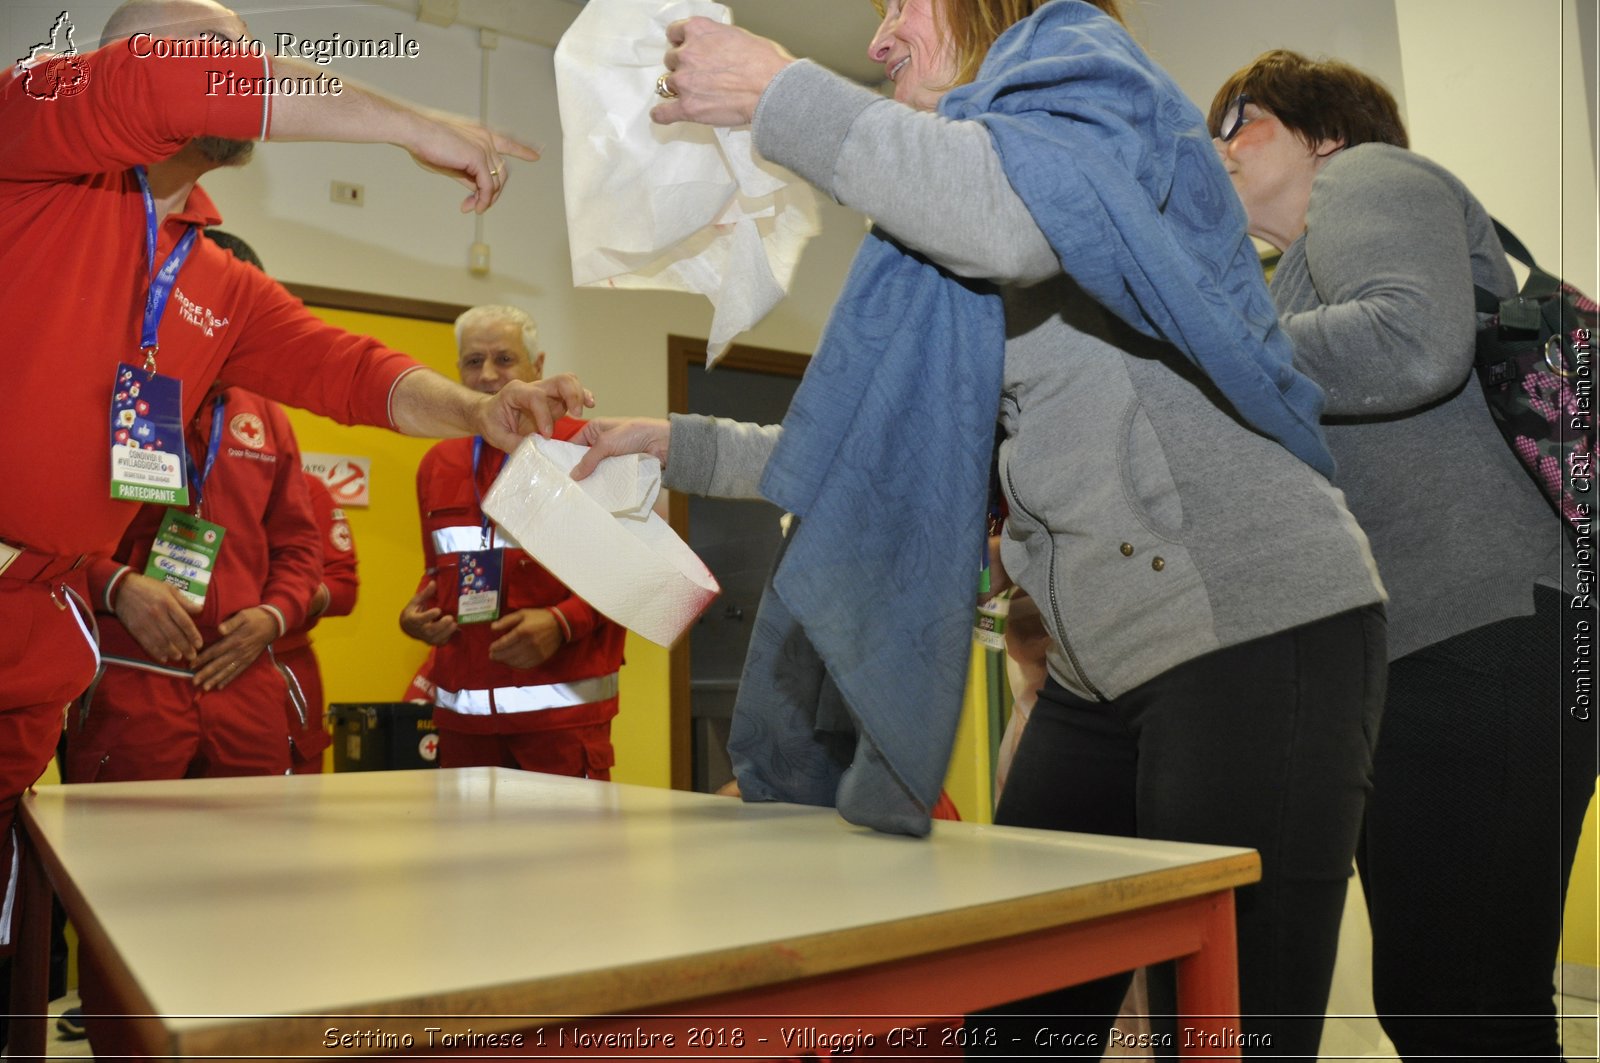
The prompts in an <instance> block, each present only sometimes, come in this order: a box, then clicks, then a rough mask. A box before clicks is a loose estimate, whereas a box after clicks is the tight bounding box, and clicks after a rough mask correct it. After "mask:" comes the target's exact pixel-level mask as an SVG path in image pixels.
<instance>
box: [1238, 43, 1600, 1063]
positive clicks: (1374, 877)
mask: <svg viewBox="0 0 1600 1063" xmlns="http://www.w3.org/2000/svg"><path fill="white" fill-rule="evenodd" d="M1210 129H1211V131H1212V133H1213V134H1214V135H1215V137H1216V139H1215V141H1214V143H1215V145H1216V149H1217V152H1218V154H1219V156H1220V157H1221V159H1222V162H1223V165H1224V167H1225V168H1226V169H1227V171H1228V174H1229V176H1230V177H1231V178H1232V180H1233V185H1234V188H1235V189H1236V190H1237V191H1238V194H1239V198H1240V200H1241V201H1242V202H1243V204H1244V207H1245V211H1246V213H1247V214H1248V215H1249V225H1250V232H1251V233H1252V234H1253V235H1255V236H1258V237H1260V238H1261V239H1263V240H1266V241H1267V242H1269V243H1271V244H1272V245H1273V246H1275V247H1277V248H1278V249H1279V250H1280V251H1282V252H1283V257H1282V259H1281V260H1280V262H1279V263H1278V266H1277V270H1276V272H1275V274H1274V276H1273V280H1272V288H1271V290H1272V294H1273V298H1274V300H1275V301H1276V303H1277V306H1278V310H1279V312H1280V314H1281V319H1282V322H1283V327H1284V329H1285V330H1286V331H1287V332H1288V333H1289V335H1290V336H1291V337H1292V338H1293V340H1294V348H1295V364H1296V366H1298V367H1299V368H1300V369H1301V370H1302V371H1304V372H1305V373H1307V374H1309V375H1310V376H1311V377H1312V378H1313V379H1315V380H1316V381H1317V382H1318V383H1319V384H1321V385H1322V387H1323V389H1324V391H1325V392H1326V394H1327V409H1326V412H1325V416H1324V422H1323V423H1324V426H1325V428H1326V430H1327V436H1328V442H1329V445H1330V446H1331V447H1332V448H1333V452H1334V456H1335V457H1336V458H1337V459H1338V462H1339V468H1338V474H1337V475H1336V477H1335V478H1334V483H1335V484H1336V485H1337V486H1338V487H1340V488H1342V489H1343V490H1344V492H1345V494H1346V497H1347V498H1348V499H1349V503H1350V509H1351V511H1352V512H1353V513H1355V515H1356V518H1357V519H1358V520H1359V521H1360V522H1361V526H1362V527H1363V528H1365V529H1366V531H1367V534H1368V535H1369V536H1370V537H1371V541H1372V552H1373V554H1374V555H1375V556H1376V558H1377V561H1378V569H1379V572H1380V574H1381V575H1382V577H1383V580H1384V582H1385V584H1386V585H1387V587H1388V589H1389V596H1390V598H1389V653H1390V658H1391V662H1390V668H1389V687H1388V699H1387V707H1386V709H1385V711H1384V717H1383V733H1382V739H1381V741H1380V742H1379V743H1378V749H1377V756H1376V769H1375V778H1374V791H1373V796H1372V800H1371V802H1370V804H1369V807H1368V810H1367V821H1366V828H1365V833H1364V836H1363V841H1362V846H1361V851H1360V854H1359V866H1360V869H1361V875H1362V882H1363V885H1364V886H1365V888H1366V892H1367V906H1368V908H1369V910H1370V912H1371V918H1372V931H1373V990H1374V998H1375V1000H1376V1004H1377V1009H1378V1011H1379V1013H1380V1017H1381V1020H1382V1024H1383V1027H1384V1030H1385V1032H1387V1033H1388V1035H1389V1036H1390V1038H1392V1039H1393V1041H1394V1043H1395V1045H1396V1046H1397V1047H1398V1048H1399V1050H1400V1052H1401V1053H1402V1054H1403V1055H1405V1056H1406V1057H1407V1058H1411V1059H1422V1058H1429V1059H1433V1058H1461V1057H1464V1056H1481V1057H1492V1058H1496V1059H1499V1058H1511V1057H1515V1058H1524V1057H1527V1058H1533V1057H1552V1056H1554V1057H1559V1056H1560V1046H1559V1044H1558V1043H1557V1036H1556V1022H1555V1009H1554V1005H1553V1003H1552V994H1553V992H1554V987H1553V985H1552V984H1551V972H1552V971H1553V970H1554V968H1555V964H1556V954H1557V949H1558V946H1559V942H1560V936H1561V915H1562V903H1563V897H1564V894H1565V889H1566V882H1567V875H1568V872H1570V870H1571V868H1572V861H1573V854H1574V850H1575V848H1576V845H1577V841H1578V835H1579V831H1580V829H1581V825H1582V819H1583V815H1584V810H1585V809H1586V807H1587V806H1588V803H1589V797H1590V795H1591V794H1592V792H1593V789H1594V778H1595V730H1594V726H1595V725H1594V722H1593V721H1592V720H1587V721H1586V720H1579V719H1577V718H1574V717H1571V716H1569V715H1568V714H1567V713H1566V712H1564V711H1563V705H1562V700H1561V674H1562V668H1563V662H1562V656H1561V643H1562V632H1561V629H1560V624H1559V620H1558V618H1559V615H1560V606H1561V602H1560V597H1561V596H1560V593H1559V584H1560V576H1561V572H1562V559H1561V546H1562V542H1563V531H1562V526H1561V523H1560V520H1559V518H1558V517H1557V516H1556V513H1555V511H1554V510H1553V509H1552V507H1551V506H1550V505H1549V504H1548V503H1547V502H1546V501H1545V499H1544V497H1543V496H1542V495H1541V494H1540V492H1539V490H1538V488H1537V487H1536V486H1535V484H1534V483H1533V481H1532V479H1531V478H1530V477H1529V476H1528V475H1527V474H1526V473H1525V472H1524V471H1523V468H1522V466H1521V465H1520V464H1519V462H1518V460H1517V458H1516V457H1515V455H1513V453H1512V452H1511V450H1510V448H1508V447H1507V445H1506V443H1505V440H1504V438H1503V437H1502V436H1501V434H1500V432H1499V430H1498V428H1497V427H1496V426H1495V424H1494V422H1493V420H1492V419H1491V415H1490V413H1489V410H1488V408H1487V406H1486V404H1485V401H1484V396H1483V392H1482V389H1481V387H1480V386H1479V384H1478V381H1477V379H1476V376H1475V374H1474V373H1473V370H1472V365H1473V356H1474V343H1475V339H1474V337H1475V334H1476V331H1477V328H1478V325H1479V318H1478V315H1477V314H1476V313H1475V310H1474V295H1473V286H1474V285H1478V286H1481V287H1482V288H1484V289H1486V290H1488V291H1490V292H1492V293H1494V295H1495V296H1496V297H1500V298H1503V297H1505V296H1507V295H1510V294H1512V293H1513V292H1514V291H1515V289H1516V284H1515V281H1514V279H1513V277H1512V273H1511V270H1510V268H1509V267H1508V266H1507V264H1506V259H1505V254H1504V252H1503V251H1502V249H1501V246H1500V241H1499V240H1498V238H1497V237H1496V236H1495V233H1494V229H1493V225H1492V223H1491V222H1490V219H1489V216H1488V214H1487V213H1486V212H1485V211H1484V208H1483V207H1482V205H1480V204H1479V202H1478V201H1477V199H1475V198H1474V197H1473V195H1472V193H1471V192H1469V191H1468V190H1467V188H1466V187H1465V186H1464V185H1463V184H1462V183H1461V182H1460V181H1459V180H1457V179H1456V178H1455V177H1454V176H1453V175H1451V174H1450V173H1449V172H1447V171H1446V170H1445V169H1443V168H1442V167H1440V166H1438V165H1436V164H1434V163H1432V162H1430V161H1428V160H1427V159H1425V158H1422V157H1421V156H1419V155H1416V154H1414V153H1412V152H1410V151H1408V150H1407V136H1406V130H1405V126H1404V124H1403V122H1402V121H1401V118H1400V112H1399V108H1398V107H1397V106H1396V104H1395V101H1394V98H1393V97H1392V96H1391V95H1390V94H1389V92H1388V90H1386V89H1385V88H1384V87H1383V86H1382V85H1381V84H1379V83H1378V82H1377V81H1376V80H1374V79H1373V78H1371V77H1369V76H1368V75H1366V74H1364V73H1362V72H1361V71H1359V70H1357V69H1355V68H1354V67H1351V66H1349V65H1348V64H1345V63H1341V62H1338V61H1332V60H1322V61H1316V60H1310V59H1307V58H1306V57H1304V56H1301V55H1298V54H1296V53H1294V52H1289V51H1272V52H1267V53H1266V54H1264V55H1262V56H1261V57H1259V58H1258V59H1256V60H1255V61H1254V62H1253V63H1251V64H1250V65H1249V66H1246V67H1245V68H1244V69H1242V70H1240V71H1238V72H1237V73H1236V74H1234V75H1233V76H1232V77H1230V78H1229V79H1228V80H1227V82H1226V83H1225V84H1224V85H1223V86H1222V88H1221V89H1219V90H1218V92H1217V94H1216V97H1215V98H1214V100H1213V101H1212V105H1211V113H1210ZM1541 578H1543V579H1545V580H1546V581H1548V583H1549V586H1548V587H1546V588H1544V589H1542V590H1540V591H1538V592H1536V590H1535V583H1536V581H1538V580H1540V579H1541Z"/></svg>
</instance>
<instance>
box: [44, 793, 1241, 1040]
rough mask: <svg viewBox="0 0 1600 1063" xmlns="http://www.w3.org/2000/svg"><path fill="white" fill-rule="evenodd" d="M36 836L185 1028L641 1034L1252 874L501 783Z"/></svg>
mask: <svg viewBox="0 0 1600 1063" xmlns="http://www.w3.org/2000/svg"><path fill="white" fill-rule="evenodd" d="M25 815H26V817H27V818H28V821H29V823H30V833H31V834H32V835H33V836H34V838H35V844H36V845H38V847H39V848H40V849H41V851H42V852H43V853H44V854H45V857H44V858H45V861H46V864H47V866H50V867H59V868H60V869H61V871H62V872H64V873H65V877H66V878H67V879H68V880H70V882H71V883H72V884H73V888H74V890H75V892H76V893H77V895H79V896H80V897H81V898H82V901H83V903H84V904H85V905H86V906H87V908H88V911H89V913H91V914H92V916H93V918H94V919H95V920H96V921H97V922H98V924H99V926H100V927H101V928H102V930H103V931H104V933H105V934H106V935H107V938H108V940H109V942H110V943H111V945H112V946H113V948H114V949H115V951H116V953H117V954H118V955H120V956H121V957H122V958H123V960H124V962H125V963H126V964H127V966H128V970H129V972H130V973H131V975H132V976H133V978H134V980H135V981H136V982H137V983H138V985H139V987H140V988H141V990H142V991H143V993H144V994H145V996H146V997H147V998H148V1000H149V1001H150V1002H151V1003H152V1004H153V1005H154V1007H155V1010H156V1011H157V1012H158V1013H162V1014H167V1015H173V1016H224V1015H295V1014H301V1015H305V1014H350V1013H362V1012H366V1013H394V1014H401V1013H409V1014H426V1013H428V1012H429V1010H430V1009H434V1010H438V1011H440V1012H449V1013H454V1014H480V1013H484V1012H490V1013H493V1012H495V1011H496V1010H499V1009H504V1010H506V1011H507V1012H510V1011H514V1012H516V1013H517V1014H522V1015H529V1014H532V1015H541V1016H567V1015H581V1014H586V1013H603V1012H611V1011H624V1010H636V1009H641V1008H648V1007H651V1006H656V1005H661V1004H664V1003H670V1002H671V1001H672V1000H682V999H688V998H690V997H694V996H704V995H708V994H710V993H715V992H728V991H732V990H736V989H740V988H746V985H745V984H741V983H742V982H748V983H752V984H762V983H763V980H765V981H767V982H771V981H774V980H779V979H783V978H792V977H801V976H805V975H809V974H817V973H826V972H827V971H828V970H830V969H833V970H838V969H841V968H843V967H848V966H859V965H860V964H861V963H863V962H878V961H879V960H883V959H890V958H897V956H896V955H895V954H896V953H897V952H898V953H900V954H904V953H907V952H911V953H915V952H917V951H919V950H922V951H926V950H931V949H936V948H940V947H953V946H954V945H959V944H962V943H965V941H964V940H963V939H966V940H977V939H984V938H994V937H997V936H1003V935H1006V934H1013V933H1020V932H1025V931H1026V930H1029V929H1034V928H1037V927H1039V926H1045V925H1056V924H1060V923H1064V922H1073V921H1076V920H1079V919H1085V918H1094V917H1097V916H1099V915H1104V914H1108V913H1110V912H1113V911H1118V910H1125V909H1128V908H1131V907H1136V906H1141V905H1149V904H1152V903H1161V902H1163V901H1166V900H1175V899H1178V898H1180V897H1186V896H1194V895H1196V894H1200V893H1205V892H1211V891H1215V890H1217V889H1220V888H1226V887H1229V886H1232V885H1236V884H1239V883H1242V882H1247V881H1251V880H1253V879H1254V878H1255V873H1254V868H1255V860H1256V858H1255V855H1254V853H1253V852H1252V851H1251V850H1248V849H1229V848H1220V847H1213V846H1199V845H1184V844H1177V843H1167V842H1146V841H1136V840H1123V839H1114V838H1103V837H1093V836H1088V835H1074V834H1061V833H1054V832H1046V831H1027V830H1018V829H1012V828H997V827H990V826H984V825H979V824H971V823H947V822H938V823H935V825H934V827H935V829H934V833H933V836H932V837H931V838H930V839H926V840H919V839H912V838H903V837H893V836H886V835H882V834H876V833H873V832H871V831H868V830H864V829H860V828H856V827H852V826H851V825H849V824H847V823H845V822H844V821H842V820H840V819H839V818H838V817H837V815H836V814H835V813H834V812H833V811H832V810H830V809H813V808H804V807H799V806H792V805H774V804H765V805H762V804H744V803H742V802H740V801H738V800H735V799H731V798H723V797H713V796H708V795H702V794H688V793H681V792H674V791H669V790H659V789H652V788H648V787H637V786H624V785H618V784H610V783H595V782H589V781H586V780H580V779H568V778H560V777H556V776H548V775H537V774H532V773H526V772H517V771H509V770H502V769H489V768H472V769H459V770H434V771H410V772H364V773H349V774H341V775H323V776H296V777H289V778H281V777H273V778H252V779H209V780H189V781H184V782H172V783H114V784H98V785H88V786H54V787H41V788H39V789H38V791H37V792H36V793H34V794H32V795H30V796H29V797H28V798H27V799H26V811H25ZM512 1005H514V1006H512ZM208 1023H210V1024H212V1025H214V1024H215V1020H208V1019H205V1018H174V1019H170V1020H168V1022H167V1026H168V1028H169V1029H171V1030H173V1031H174V1032H175V1033H177V1034H179V1035H180V1036H181V1034H182V1031H183V1030H184V1029H185V1028H186V1027H202V1026H205V1025H207V1024H208Z"/></svg>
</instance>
